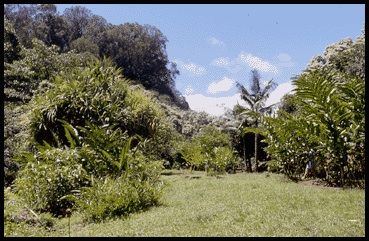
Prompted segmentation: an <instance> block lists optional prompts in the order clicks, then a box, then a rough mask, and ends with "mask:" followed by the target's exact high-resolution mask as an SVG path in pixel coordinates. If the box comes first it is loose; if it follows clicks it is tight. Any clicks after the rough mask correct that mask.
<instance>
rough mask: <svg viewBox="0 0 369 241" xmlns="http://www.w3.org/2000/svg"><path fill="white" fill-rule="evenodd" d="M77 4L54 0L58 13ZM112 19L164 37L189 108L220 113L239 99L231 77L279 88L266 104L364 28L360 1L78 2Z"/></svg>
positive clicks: (289, 89)
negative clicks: (254, 76)
mask: <svg viewBox="0 0 369 241" xmlns="http://www.w3.org/2000/svg"><path fill="white" fill-rule="evenodd" d="M72 5H77V4H57V7H58V11H59V12H60V13H62V12H63V11H64V10H65V9H66V8H68V7H70V6H72ZM78 5H82V6H84V7H86V8H88V9H90V10H91V11H92V12H93V13H94V14H97V15H100V16H102V17H104V18H105V19H106V20H107V21H108V22H110V23H112V24H121V23H126V22H137V23H139V24H150V25H154V26H156V27H157V28H159V29H160V30H161V31H162V33H163V34H164V35H165V36H166V37H167V39H168V43H167V53H168V57H169V60H170V61H172V62H175V63H177V66H178V69H179V71H180V75H179V76H178V77H177V78H176V87H177V89H178V90H179V91H180V92H181V93H182V94H183V95H184V96H185V97H186V100H187V102H188V103H189V105H190V108H191V109H193V110H197V111H206V112H208V113H210V114H213V115H222V114H223V113H224V110H225V109H226V108H232V107H233V106H234V105H235V104H236V103H237V101H238V102H239V103H241V104H242V101H241V100H240V97H239V93H238V89H237V88H236V82H240V83H242V84H243V85H245V86H249V85H250V81H249V80H250V71H251V70H252V69H257V70H258V71H259V73H260V75H261V79H262V80H263V81H264V82H266V81H268V80H270V79H273V80H274V81H275V82H277V83H278V87H277V88H276V89H275V90H274V92H273V93H272V94H271V95H270V98H269V100H268V101H267V104H273V103H276V102H278V101H279V100H280V98H281V97H282V96H283V95H284V94H285V93H287V92H289V91H291V90H292V89H293V86H292V84H291V81H290V78H291V77H293V76H294V75H296V74H299V73H301V71H302V70H303V69H304V68H305V67H306V65H307V64H308V62H309V61H310V60H311V59H312V58H313V56H316V55H319V54H321V53H322V52H323V51H324V49H325V47H327V46H328V45H330V44H332V43H335V42H337V41H339V40H341V39H343V38H351V39H356V38H357V37H358V36H359V35H360V33H361V30H362V29H363V27H364V21H365V5H364V4H325V5H324V4H316V5H314V4H308V5H306V4H295V5H294V4H262V5H261V4H260V5H258V4H241V5H239V4H230V5H226V4H186V5H184V4H118V5H117V4H78Z"/></svg>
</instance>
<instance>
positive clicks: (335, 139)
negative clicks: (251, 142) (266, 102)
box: [264, 71, 365, 186]
mask: <svg viewBox="0 0 369 241" xmlns="http://www.w3.org/2000/svg"><path fill="white" fill-rule="evenodd" d="M342 78H344V79H345V81H342V80H341V79H342ZM294 83H295V85H296V87H297V88H296V97H297V98H298V99H299V103H300V104H299V105H300V106H299V113H297V114H295V115H291V114H288V113H286V112H283V111H282V112H280V114H279V116H278V117H277V118H264V120H265V122H266V128H267V129H268V137H267V139H266V142H267V143H268V148H267V151H268V153H269V155H270V156H271V158H273V159H275V160H277V161H278V162H279V164H280V165H281V166H282V170H283V172H284V173H285V174H287V175H288V176H289V177H291V178H297V179H298V178H299V176H300V174H301V173H302V171H303V168H304V165H305V164H306V160H307V159H306V158H307V151H308V150H314V152H315V157H314V158H315V160H316V168H317V169H318V170H317V171H318V172H317V174H318V175H321V176H323V177H324V178H325V180H326V181H327V182H328V183H330V184H331V185H337V186H344V185H360V183H361V181H362V180H363V179H364V177H365V157H364V140H365V134H364V125H365V102H364V100H365V90H364V89H365V88H364V81H363V80H362V79H359V78H357V77H352V76H347V75H345V74H342V73H341V74H338V73H337V72H334V73H327V72H322V71H313V72H310V73H308V74H303V75H301V76H300V77H299V78H298V79H296V80H295V81H294Z"/></svg>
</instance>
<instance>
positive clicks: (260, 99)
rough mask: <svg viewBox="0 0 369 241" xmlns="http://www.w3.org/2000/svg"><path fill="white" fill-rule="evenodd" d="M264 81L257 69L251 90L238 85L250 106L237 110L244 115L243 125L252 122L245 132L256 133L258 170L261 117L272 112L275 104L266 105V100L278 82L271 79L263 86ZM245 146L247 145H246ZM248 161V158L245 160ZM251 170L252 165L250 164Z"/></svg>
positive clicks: (252, 74) (243, 97)
mask: <svg viewBox="0 0 369 241" xmlns="http://www.w3.org/2000/svg"><path fill="white" fill-rule="evenodd" d="M262 85H263V84H262V82H261V79H260V74H259V72H258V71H257V70H256V69H253V70H252V71H251V88H250V91H249V90H247V89H246V88H245V87H244V86H243V85H242V84H241V83H239V82H237V87H238V88H239V90H240V94H241V98H242V100H244V101H245V102H246V103H247V104H248V106H240V105H238V106H237V108H236V109H238V110H237V111H236V112H238V113H239V114H240V115H242V116H243V117H244V121H243V125H242V127H245V125H246V126H248V123H250V122H251V123H252V125H253V128H248V127H246V128H243V130H244V131H243V132H244V133H247V132H253V133H254V134H255V142H254V143H255V145H254V147H255V151H254V157H255V171H256V172H257V171H258V165H259V160H258V138H259V134H260V131H259V130H258V127H259V123H260V117H261V116H262V115H264V114H267V113H269V114H270V113H271V112H272V110H273V107H274V105H275V104H273V105H269V106H265V102H266V100H267V99H268V98H269V94H270V92H271V91H272V90H273V89H274V88H275V87H276V85H277V84H276V83H275V82H274V81H273V80H269V81H268V82H267V83H266V84H265V86H264V87H262ZM244 148H245V147H244ZM245 161H246V160H245ZM248 168H249V170H250V169H251V166H250V164H249V166H248Z"/></svg>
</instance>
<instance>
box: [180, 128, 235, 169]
mask: <svg viewBox="0 0 369 241" xmlns="http://www.w3.org/2000/svg"><path fill="white" fill-rule="evenodd" d="M230 146H231V141H230V137H229V135H228V134H226V133H223V132H221V131H220V130H218V129H217V128H216V127H214V126H206V127H204V128H203V129H202V130H201V131H200V133H198V135H196V136H195V137H193V138H192V140H191V141H189V140H188V141H187V142H185V143H184V145H183V148H182V151H181V153H182V156H183V158H184V159H185V160H186V161H187V162H188V163H189V164H190V167H191V168H195V169H197V170H205V171H207V172H208V171H211V172H213V173H223V172H225V171H226V170H228V169H232V166H233V165H235V164H236V157H235V155H234V153H233V150H232V149H231V147H230Z"/></svg>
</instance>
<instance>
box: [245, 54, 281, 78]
mask: <svg viewBox="0 0 369 241" xmlns="http://www.w3.org/2000/svg"><path fill="white" fill-rule="evenodd" d="M238 57H239V59H240V60H241V61H242V62H244V63H246V64H247V65H248V66H249V67H250V68H252V69H257V70H259V71H263V72H271V73H274V74H277V73H278V69H277V67H275V66H274V65H272V64H270V63H269V62H268V61H266V60H263V59H261V58H259V57H257V56H254V55H252V54H246V53H240V54H239V56H238Z"/></svg>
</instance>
